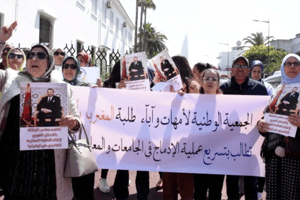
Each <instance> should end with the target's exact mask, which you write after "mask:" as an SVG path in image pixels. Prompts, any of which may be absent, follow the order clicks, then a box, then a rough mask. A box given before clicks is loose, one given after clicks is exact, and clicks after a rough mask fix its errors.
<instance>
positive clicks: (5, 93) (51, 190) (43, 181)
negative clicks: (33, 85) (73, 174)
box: [0, 22, 81, 200]
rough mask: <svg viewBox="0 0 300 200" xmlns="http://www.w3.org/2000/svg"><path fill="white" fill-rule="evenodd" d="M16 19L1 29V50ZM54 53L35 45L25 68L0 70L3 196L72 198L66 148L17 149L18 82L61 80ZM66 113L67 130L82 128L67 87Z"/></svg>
mask: <svg viewBox="0 0 300 200" xmlns="http://www.w3.org/2000/svg"><path fill="white" fill-rule="evenodd" d="M16 26H17V22H14V23H13V24H11V25H10V27H9V28H8V27H5V26H4V27H2V28H1V30H0V52H1V51H2V49H3V48H4V46H5V43H6V41H7V40H8V39H9V38H10V37H11V36H12V32H13V30H14V28H15V27H16ZM53 69H54V61H53V53H52V52H51V50H50V49H49V48H47V47H46V46H44V45H40V44H38V45H34V46H32V47H31V50H30V51H29V52H28V54H27V65H26V68H25V71H23V72H18V71H15V70H12V69H7V70H5V71H3V70H0V89H1V91H2V97H1V101H0V110H1V112H0V121H1V126H0V138H1V140H0V160H1V165H0V166H1V167H0V181H1V186H2V187H3V192H4V195H5V199H66V200H70V199H72V198H73V192H72V185H71V179H70V178H64V176H63V174H64V166H65V161H66V149H55V150H53V149H49V150H30V151H20V125H19V122H20V83H21V82H52V83H53V82H62V81H61V80H60V79H61V76H60V75H59V72H55V70H53ZM68 101H69V102H68V111H69V113H68V114H69V115H67V116H65V117H63V118H61V119H60V122H59V124H60V126H67V127H68V128H69V129H68V130H69V132H70V133H75V132H77V131H78V130H79V129H80V128H81V122H80V120H79V118H78V117H79V113H78V111H77V109H76V105H75V100H74V98H72V91H71V88H70V87H68Z"/></svg>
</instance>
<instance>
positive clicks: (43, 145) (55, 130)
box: [20, 83, 68, 150]
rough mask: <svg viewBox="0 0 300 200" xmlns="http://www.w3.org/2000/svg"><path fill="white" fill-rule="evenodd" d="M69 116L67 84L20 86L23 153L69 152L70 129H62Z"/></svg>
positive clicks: (21, 145)
mask: <svg viewBox="0 0 300 200" xmlns="http://www.w3.org/2000/svg"><path fill="white" fill-rule="evenodd" d="M67 113H68V96H67V84H66V83H21V91H20V119H21V122H20V124H21V128H20V150H39V149H64V148H68V127H61V126H59V122H60V119H61V118H62V117H64V116H65V115H66V114H67Z"/></svg>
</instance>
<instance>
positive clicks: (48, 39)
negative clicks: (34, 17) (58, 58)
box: [39, 15, 52, 49]
mask: <svg viewBox="0 0 300 200" xmlns="http://www.w3.org/2000/svg"><path fill="white" fill-rule="evenodd" d="M39 38H40V39H39V43H48V47H50V48H51V49H52V24H51V20H50V19H49V18H47V17H45V16H43V15H40V35H39Z"/></svg>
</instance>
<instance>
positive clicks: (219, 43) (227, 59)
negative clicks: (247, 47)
mask: <svg viewBox="0 0 300 200" xmlns="http://www.w3.org/2000/svg"><path fill="white" fill-rule="evenodd" d="M219 44H222V45H227V46H228V54H227V63H228V66H227V74H228V71H229V68H230V67H229V43H219Z"/></svg>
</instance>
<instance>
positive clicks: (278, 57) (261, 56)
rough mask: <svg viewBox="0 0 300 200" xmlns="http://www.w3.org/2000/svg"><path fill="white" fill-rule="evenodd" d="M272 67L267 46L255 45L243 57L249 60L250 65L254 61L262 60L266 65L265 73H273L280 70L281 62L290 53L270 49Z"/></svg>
mask: <svg viewBox="0 0 300 200" xmlns="http://www.w3.org/2000/svg"><path fill="white" fill-rule="evenodd" d="M269 48H270V49H269V56H270V65H269V60H268V47H267V46H266V45H254V46H252V47H251V48H250V49H249V50H247V51H246V52H245V53H244V54H243V56H245V57H246V58H248V60H249V62H250V64H251V62H252V61H254V60H260V61H261V62H262V63H263V65H264V72H265V73H271V72H274V71H277V70H279V69H280V65H281V61H282V59H283V58H284V56H286V55H287V54H288V53H287V52H285V51H283V50H277V49H275V48H274V47H272V46H270V47H269Z"/></svg>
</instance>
